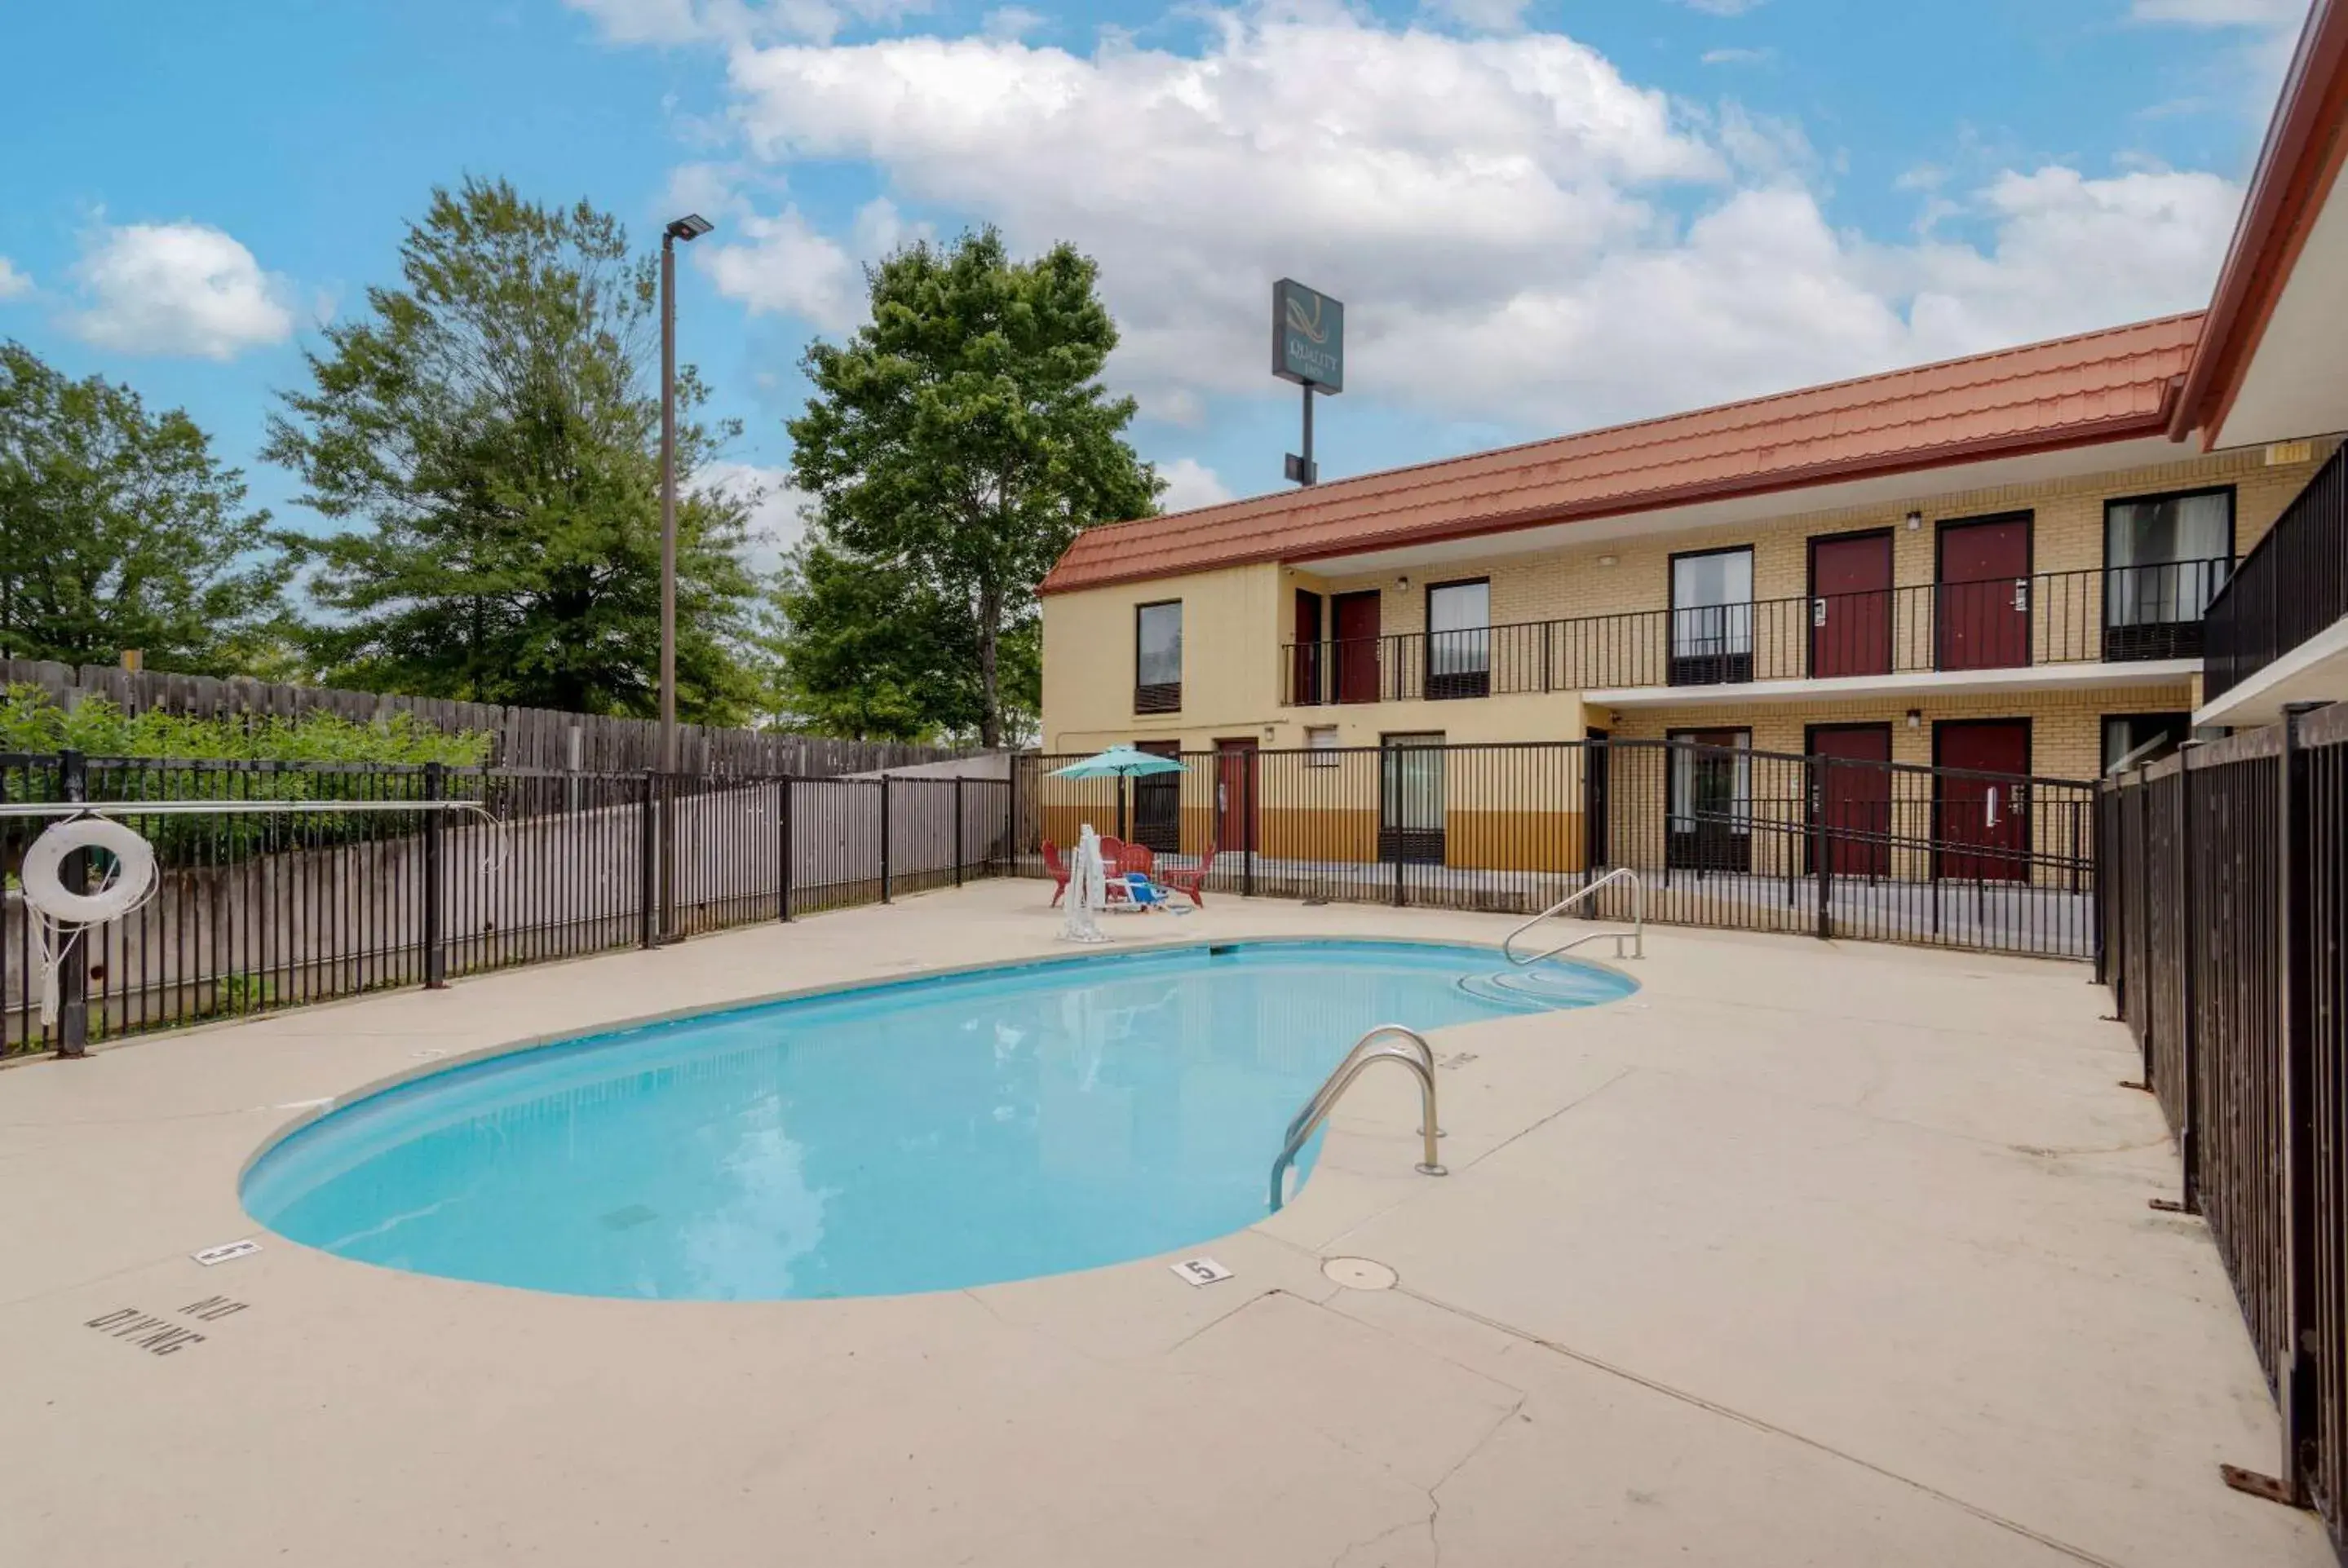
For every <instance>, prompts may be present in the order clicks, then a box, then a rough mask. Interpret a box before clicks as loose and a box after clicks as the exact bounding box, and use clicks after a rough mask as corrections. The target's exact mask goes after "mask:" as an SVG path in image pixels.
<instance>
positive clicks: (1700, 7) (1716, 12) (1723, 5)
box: [1680, 0, 1761, 16]
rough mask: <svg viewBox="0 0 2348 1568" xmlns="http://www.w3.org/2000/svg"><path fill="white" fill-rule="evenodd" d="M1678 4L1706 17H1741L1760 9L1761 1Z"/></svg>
mask: <svg viewBox="0 0 2348 1568" xmlns="http://www.w3.org/2000/svg"><path fill="white" fill-rule="evenodd" d="M1680 4H1681V5H1685V6H1686V7H1687V8H1688V9H1689V10H1691V11H1701V12H1703V13H1704V15H1707V16H1742V15H1745V13H1746V12H1747V11H1757V10H1759V9H1760V8H1761V0H1680Z"/></svg>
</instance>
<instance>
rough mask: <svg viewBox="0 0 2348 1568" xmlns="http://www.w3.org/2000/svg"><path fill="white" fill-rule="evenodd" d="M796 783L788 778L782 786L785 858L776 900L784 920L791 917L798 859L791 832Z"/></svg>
mask: <svg viewBox="0 0 2348 1568" xmlns="http://www.w3.org/2000/svg"><path fill="white" fill-rule="evenodd" d="M795 782H797V781H795V780H792V779H788V778H787V779H785V780H783V782H782V784H781V788H782V792H783V812H782V816H783V827H782V846H781V847H782V856H783V874H782V890H781V891H780V893H778V895H777V896H776V899H775V903H776V910H775V913H776V916H777V917H778V918H780V919H784V920H788V919H789V918H790V917H791V872H792V869H793V866H792V862H793V861H795V860H796V859H798V836H797V835H795V834H794V833H793V832H792V831H791V795H792V794H793V793H794V792H793V791H792V788H791V785H792V784H794V783H795Z"/></svg>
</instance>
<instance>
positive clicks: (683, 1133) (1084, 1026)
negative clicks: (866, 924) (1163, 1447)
mask: <svg viewBox="0 0 2348 1568" xmlns="http://www.w3.org/2000/svg"><path fill="white" fill-rule="evenodd" d="M1503 967H1504V966H1502V965H1501V964H1500V962H1499V959H1498V955H1497V954H1496V953H1494V951H1493V950H1492V949H1490V948H1473V947H1445V946H1431V945H1423V944H1416V943H1399V942H1247V943H1239V944H1233V945H1231V946H1226V947H1219V948H1213V949H1211V950H1210V949H1208V948H1179V949H1173V950H1160V951H1155V952H1139V953H1127V954H1114V955H1093V956H1087V957H1086V958H1078V959H1074V960H1061V961H1052V962H1041V963H1030V964H1023V965H1018V966H1014V967H1010V968H997V969H989V970H982V971H979V972H976V973H972V974H964V975H958V976H947V977H940V978H935V979H921V980H907V981H900V982H895V983H891V984H884V985H878V986H872V987H868V988H864V989H858V990H853V991H848V992H840V993H834V994H832V995H829V996H822V997H812V998H806V999H797V1000H787V1001H781V1002H773V1003H767V1004H764V1005H761V1006H757V1007H751V1008H744V1009H736V1010H733V1011H728V1012H722V1013H716V1014H705V1015H702V1016H699V1017H696V1018H692V1019H685V1020H676V1021H674V1022H669V1023H663V1024H654V1025H650V1026H646V1027H644V1028H639V1029H632V1030H623V1031H618V1032H614V1033H610V1034H602V1035H595V1036H592V1037H589V1038H586V1039H582V1040H569V1041H564V1042H561V1043H560V1044H557V1045H551V1046H544V1047H540V1048H537V1049H534V1050H526V1051H520V1052H517V1053H514V1054H510V1055H506V1056H500V1057H496V1058H492V1059H489V1060H487V1061H480V1062H475V1063H469V1064H467V1065H465V1066H461V1067H457V1068H452V1069H449V1070H448V1071H443V1072H438V1073H435V1074H432V1075H430V1076H428V1077H426V1078H421V1079H417V1080H413V1081H409V1082H407V1083H405V1084H402V1085H399V1086H397V1087H396V1088H393V1089H390V1090H387V1091H384V1092H382V1093H380V1094H376V1095H374V1096H372V1097H370V1098H368V1099H366V1100H363V1101H359V1102H355V1103H354V1104H352V1105H350V1106H348V1107H345V1108H344V1109H342V1110H339V1111H336V1112H332V1113H331V1114H329V1115H327V1116H324V1117H323V1118H321V1119H320V1120H318V1121H316V1122H312V1123H310V1124H309V1125H307V1126H305V1127H304V1128H302V1129H300V1130H299V1131H297V1132H294V1133H293V1135H292V1136H290V1137H288V1138H286V1139H285V1140H284V1141H283V1142H282V1143H278V1144H277V1145H276V1146H275V1147H274V1148H272V1149H271V1150H269V1151H268V1152H267V1153H265V1154H264V1155H263V1157H262V1158H261V1159H260V1160H259V1161H258V1162H256V1163H255V1164H254V1166H253V1167H252V1171H251V1172H250V1173H248V1175H247V1176H246V1179H245V1184H244V1193H243V1197H244V1204H245V1208H246V1209H247V1211H248V1212H249V1213H251V1214H252V1216H253V1217H254V1218H255V1219H258V1220H259V1221H261V1222H262V1223H263V1224H264V1225H268V1226H270V1227H271V1228H272V1229H273V1230H275V1231H277V1232H279V1233H280V1234H281V1235H286V1236H289V1237H291V1238H293V1240H295V1241H298V1242H304V1243H306V1244H308V1245H312V1246H315V1247H320V1248H323V1249H324V1250H326V1251H328V1252H332V1253H335V1254H337V1255H341V1256H344V1257H348V1258H355V1259H359V1260H361V1261H364V1262H367V1263H374V1264H380V1265H383V1266H386V1267H392V1268H402V1269H409V1270H413V1271H416V1272H418V1273H423V1274H433V1275H441V1276H448V1277H450V1278H456V1279H471V1280H484V1281H490V1282H494V1283H499V1284H504V1285H514V1286H528V1287H530V1288H534V1289H540V1290H551V1291H562V1292H568V1293H572V1294H576V1295H589V1296H652V1297H667V1298H685V1299H705V1300H706V1299H762V1298H764V1299H773V1298H780V1297H812V1296H876V1295H892V1294H896V1293H900V1292H906V1291H920V1290H939V1289H947V1288H952V1287H955V1286H969V1285H981V1284H987V1283H992V1282H994V1281H998V1280H1005V1279H1018V1278H1025V1277H1027V1276H1035V1275H1042V1274H1056V1273H1060V1272H1063V1271H1066V1270H1070V1269H1078V1268H1089V1267H1094V1266H1099V1265H1102V1264H1108V1263H1116V1262H1119V1261H1122V1260H1125V1259H1128V1258H1135V1257H1144V1256H1148V1255H1151V1254H1153V1253H1160V1252H1166V1251H1169V1250H1172V1249H1175V1248H1179V1247H1183V1246H1188V1245H1192V1244H1194V1243H1198V1242H1202V1241H1206V1240H1209V1239H1210V1238H1212V1237H1215V1236H1220V1235H1227V1234H1229V1233H1230V1232H1232V1231H1235V1230H1239V1229H1241V1228H1243V1227H1244V1226H1246V1225H1250V1224H1252V1223H1253V1222H1254V1221H1256V1220H1259V1219H1262V1217H1263V1215H1264V1213H1265V1210H1266V1198H1265V1178H1266V1176H1267V1173H1269V1171H1270V1168H1271V1165H1272V1158H1273V1156H1274V1155H1275V1154H1277V1153H1279V1152H1280V1143H1281V1135H1282V1130H1283V1129H1284V1128H1285V1127H1286V1125H1287V1123H1288V1121H1289V1118H1290V1117H1292V1116H1293V1115H1294V1114H1295V1113H1296V1110H1297V1108H1298V1107H1299V1106H1300V1105H1302V1104H1303V1102H1304V1100H1305V1098H1306V1096H1308V1095H1309V1094H1311V1093H1312V1091H1313V1089H1314V1088H1316V1087H1317V1086H1318V1085H1319V1084H1320V1082H1321V1081H1322V1079H1323V1077H1325V1076H1326V1075H1327V1074H1328V1072H1329V1071H1330V1069H1332V1068H1333V1067H1334V1066H1335V1065H1336V1063H1337V1061H1339V1059H1340V1058H1342V1057H1343V1056H1344V1053H1345V1051H1346V1050H1348V1049H1349V1048H1350V1047H1351V1046H1352V1045H1353V1042H1354V1040H1355V1039H1356V1038H1357V1037H1358V1036H1360V1034H1361V1033H1362V1032H1363V1031H1364V1030H1367V1029H1369V1028H1370V1027H1371V1026H1372V1025H1375V1024H1379V1023H1385V1022H1400V1023H1406V1024H1409V1025H1411V1026H1413V1027H1414V1028H1417V1029H1422V1030H1425V1029H1435V1028H1440V1027H1441V1026H1443V1025H1446V1024H1454V1023H1465V1022H1469V1021H1472V1020H1482V1019H1490V1018H1495V1017H1499V1016H1503V1015H1505V1014H1508V1013H1511V1012H1523V1011H1526V1010H1529V1009H1533V1008H1536V1007H1577V1006H1588V1005H1591V1004H1593V1003H1596V1002H1601V1001H1607V1000H1611V999H1614V998H1616V997H1619V996H1622V995H1624V994H1627V993H1628V992H1629V991H1631V990H1632V989H1634V987H1633V985H1632V982H1631V981H1630V980H1628V979H1624V978H1623V977H1622V976H1620V975H1618V974H1616V973H1614V972H1613V971H1612V970H1609V969H1604V968H1598V967H1596V966H1593V965H1587V964H1567V963H1550V964H1547V965H1544V966H1542V967H1541V968H1542V984H1541V986H1540V1001H1538V1002H1535V1001H1531V1000H1528V999H1517V998H1512V999H1499V998H1498V997H1493V996H1491V995H1489V994H1488V993H1489V991H1490V988H1489V986H1488V984H1479V983H1478V982H1480V981H1488V979H1489V978H1490V977H1491V976H1492V975H1493V973H1494V972H1495V970H1496V969H1498V968H1503ZM1463 981H1465V982H1467V984H1465V985H1463V983H1462V982H1463ZM1316 1142H1317V1140H1316ZM1311 1153H1312V1151H1310V1150H1308V1151H1307V1153H1306V1156H1305V1158H1304V1159H1303V1160H1301V1161H1300V1162H1299V1170H1298V1179H1299V1181H1300V1182H1301V1181H1302V1179H1303V1176H1304V1175H1305V1173H1307V1172H1308V1171H1309V1168H1310V1165H1309V1162H1310V1158H1311Z"/></svg>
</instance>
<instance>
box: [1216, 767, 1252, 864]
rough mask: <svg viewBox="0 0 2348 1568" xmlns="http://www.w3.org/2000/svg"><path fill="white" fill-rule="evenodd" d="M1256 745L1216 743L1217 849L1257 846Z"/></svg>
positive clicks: (1243, 848)
mask: <svg viewBox="0 0 2348 1568" xmlns="http://www.w3.org/2000/svg"><path fill="white" fill-rule="evenodd" d="M1255 744H1256V743H1254V742H1253V741H1217V742H1216V743H1215V847H1216V848H1218V849H1236V850H1250V849H1253V848H1254V847H1255V819H1256V800H1255V779H1254V777H1253V774H1254V773H1255Z"/></svg>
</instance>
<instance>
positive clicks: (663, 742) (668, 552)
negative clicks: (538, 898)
mask: <svg viewBox="0 0 2348 1568" xmlns="http://www.w3.org/2000/svg"><path fill="white" fill-rule="evenodd" d="M713 227H715V225H713V224H712V223H711V222H710V221H709V220H708V219H706V218H704V217H703V216H702V215H701V214H700V213H698V212H688V213H686V214H685V216H684V217H682V218H680V219H678V220H676V221H675V222H674V223H671V224H670V225H669V226H668V227H667V228H665V229H664V230H662V231H661V276H660V289H661V651H660V766H661V772H662V773H664V774H674V773H675V772H676V242H677V241H679V240H683V241H686V242H688V243H690V242H691V241H695V240H698V239H700V238H701V237H702V236H703V235H704V234H706V233H708V232H709V231H710V230H711V229H712V228H713ZM673 787H674V786H673V785H670V784H665V783H664V784H663V786H662V797H663V799H664V800H665V799H666V797H667V793H668V791H669V790H670V789H671V788H673ZM663 815H669V814H668V813H667V811H666V809H665V807H664V810H663ZM674 827H675V823H674V822H669V823H664V824H663V829H664V831H663V832H662V834H661V835H660V843H661V898H660V905H661V907H660V938H661V940H662V941H664V942H665V941H667V940H669V939H670V938H673V937H675V935H676V855H675V847H676V846H675V834H674V832H673V829H674Z"/></svg>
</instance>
